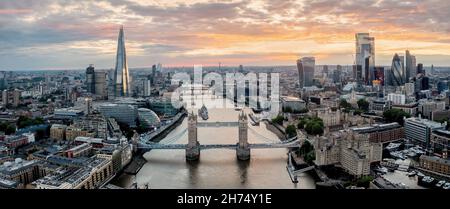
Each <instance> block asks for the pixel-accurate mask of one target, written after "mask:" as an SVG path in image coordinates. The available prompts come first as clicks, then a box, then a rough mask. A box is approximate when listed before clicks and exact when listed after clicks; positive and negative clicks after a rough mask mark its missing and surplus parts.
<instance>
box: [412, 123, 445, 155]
mask: <svg viewBox="0 0 450 209" xmlns="http://www.w3.org/2000/svg"><path fill="white" fill-rule="evenodd" d="M438 129H441V130H442V129H445V126H444V125H443V124H441V123H437V122H434V121H430V120H427V119H422V118H421V117H419V118H407V119H406V120H405V136H406V139H408V140H410V141H413V142H414V143H419V144H420V145H421V146H422V147H423V148H428V145H429V143H430V136H431V133H432V132H433V131H434V130H438Z"/></svg>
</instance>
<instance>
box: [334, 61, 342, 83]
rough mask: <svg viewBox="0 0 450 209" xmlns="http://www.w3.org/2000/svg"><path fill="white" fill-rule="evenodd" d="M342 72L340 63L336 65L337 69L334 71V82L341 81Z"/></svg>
mask: <svg viewBox="0 0 450 209" xmlns="http://www.w3.org/2000/svg"><path fill="white" fill-rule="evenodd" d="M341 73H342V66H340V65H338V66H336V70H335V71H334V72H333V82H334V83H338V82H341Z"/></svg>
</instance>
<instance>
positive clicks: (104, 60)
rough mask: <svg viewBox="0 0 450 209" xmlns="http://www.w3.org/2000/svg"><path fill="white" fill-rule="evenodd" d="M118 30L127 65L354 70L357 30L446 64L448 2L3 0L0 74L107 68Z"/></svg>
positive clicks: (384, 58)
mask: <svg viewBox="0 0 450 209" xmlns="http://www.w3.org/2000/svg"><path fill="white" fill-rule="evenodd" d="M120 25H124V28H125V37H126V47H127V53H128V63H129V66H130V67H147V66H151V65H152V64H155V63H158V62H160V63H162V64H163V65H165V66H191V65H192V64H203V65H217V63H218V62H221V63H222V64H223V65H239V64H243V65H295V61H296V59H298V57H300V56H315V57H316V62H317V64H353V56H352V54H354V52H355V43H354V39H355V37H354V34H355V33H357V32H369V33H371V35H372V36H374V37H375V45H376V55H377V56H376V64H377V65H390V62H391V59H392V57H393V54H394V53H404V51H405V50H406V49H409V50H410V51H411V53H412V54H414V55H416V57H417V62H418V63H424V64H425V65H426V66H428V65H431V64H434V65H436V66H450V1H448V0H414V1H399V0H358V1H356V0H353V1H348V0H327V1H322V0H297V1H289V0H267V1H263V0H254V1H238V0H236V1H234V0H229V1H207V0H192V1H181V0H160V1H158V0H148V1H145V0H104V1H94V0H92V1H91V0H1V1H0V70H31V69H81V68H85V67H86V66H87V65H88V64H91V63H92V64H95V66H96V67H97V68H113V67H114V60H115V51H116V47H117V36H118V31H119V27H120Z"/></svg>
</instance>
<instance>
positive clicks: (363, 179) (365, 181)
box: [356, 176, 373, 188]
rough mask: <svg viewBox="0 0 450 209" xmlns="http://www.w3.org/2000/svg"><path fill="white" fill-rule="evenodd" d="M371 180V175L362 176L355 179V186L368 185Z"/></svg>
mask: <svg viewBox="0 0 450 209" xmlns="http://www.w3.org/2000/svg"><path fill="white" fill-rule="evenodd" d="M371 181H373V177H372V176H363V177H361V178H360V179H358V181H356V186H358V187H366V188H367V187H369V184H370V182H371Z"/></svg>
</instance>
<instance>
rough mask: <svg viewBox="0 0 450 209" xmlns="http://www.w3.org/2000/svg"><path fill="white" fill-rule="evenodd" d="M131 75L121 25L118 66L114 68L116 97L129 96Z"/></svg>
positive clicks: (118, 42)
mask: <svg viewBox="0 0 450 209" xmlns="http://www.w3.org/2000/svg"><path fill="white" fill-rule="evenodd" d="M129 93H130V76H129V73H128V63H127V53H126V49H125V36H124V33H123V26H122V27H120V32H119V39H118V41H117V56H116V68H115V70H114V95H115V96H116V97H121V96H129Z"/></svg>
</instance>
